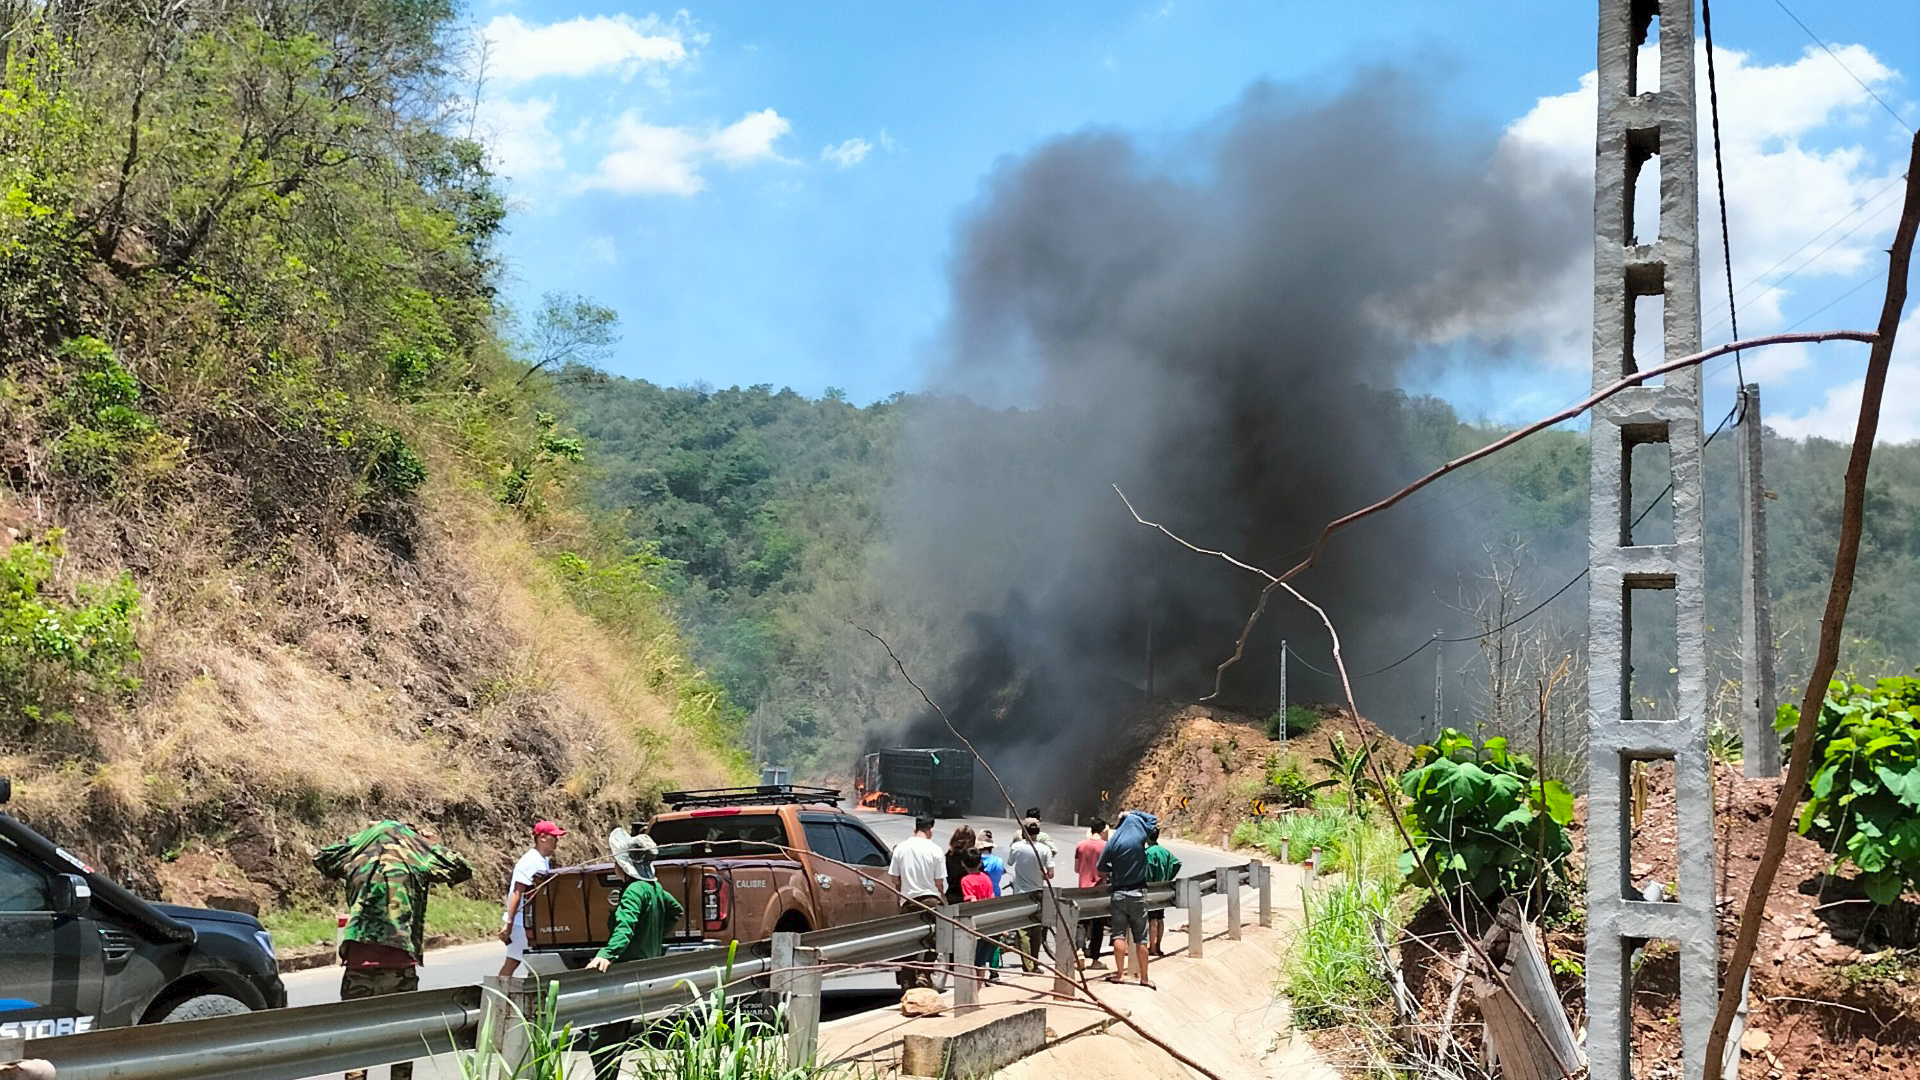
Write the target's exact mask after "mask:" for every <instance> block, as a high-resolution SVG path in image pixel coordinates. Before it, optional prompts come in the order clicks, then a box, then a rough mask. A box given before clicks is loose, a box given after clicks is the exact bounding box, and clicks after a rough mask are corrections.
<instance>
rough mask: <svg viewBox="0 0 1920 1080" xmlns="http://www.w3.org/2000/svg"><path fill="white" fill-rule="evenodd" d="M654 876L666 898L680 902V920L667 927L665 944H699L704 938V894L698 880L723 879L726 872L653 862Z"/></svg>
mask: <svg viewBox="0 0 1920 1080" xmlns="http://www.w3.org/2000/svg"><path fill="white" fill-rule="evenodd" d="M653 872H654V876H655V877H657V878H658V879H659V880H660V887H661V888H662V889H665V890H666V891H667V894H668V895H669V896H672V897H673V898H674V899H675V900H678V901H680V908H681V914H680V920H679V921H678V922H676V923H674V924H673V925H672V926H669V927H667V941H668V942H670V943H679V942H685V941H700V940H702V939H703V938H704V937H705V936H706V932H705V929H704V926H705V923H704V921H703V915H702V906H701V905H702V903H703V899H704V898H703V895H702V893H701V881H702V879H704V878H705V877H706V876H707V875H708V874H714V875H716V876H717V877H718V878H719V879H720V880H721V881H725V880H726V871H725V870H724V869H721V868H719V867H710V866H706V865H703V864H700V863H656V864H655V865H654V868H653Z"/></svg>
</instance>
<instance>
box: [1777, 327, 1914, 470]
mask: <svg viewBox="0 0 1920 1080" xmlns="http://www.w3.org/2000/svg"><path fill="white" fill-rule="evenodd" d="M1916 335H1920V312H1915V313H1913V314H1911V315H1908V316H1907V317H1906V318H1905V319H1903V320H1901V322H1900V329H1899V330H1898V331H1896V332H1895V339H1894V345H1893V363H1892V365H1891V366H1890V367H1889V368H1888V369H1887V389H1886V392H1885V393H1884V394H1883V395H1881V399H1880V401H1881V404H1880V427H1879V430H1878V436H1877V438H1876V439H1875V440H1874V441H1875V442H1880V443H1897V442H1912V441H1914V440H1916V439H1920V409H1916V408H1914V407H1913V403H1914V402H1915V401H1920V340H1917V339H1916ZM1832 348H1833V349H1834V355H1833V357H1832V361H1833V363H1835V364H1839V363H1849V364H1853V365H1855V366H1856V368H1863V367H1864V366H1865V364H1866V358H1867V357H1866V352H1867V351H1866V349H1864V348H1862V347H1860V346H1858V345H1853V346H1832ZM1843 349H1844V350H1845V352H1844V353H1842V352H1841V351H1840V350H1843ZM1866 385H1867V380H1866V376H1865V375H1862V376H1861V377H1860V378H1857V379H1850V380H1848V381H1846V382H1844V383H1841V384H1840V385H1838V386H1832V387H1829V388H1828V389H1827V394H1826V398H1825V400H1823V401H1822V402H1821V403H1820V404H1818V405H1815V406H1813V407H1812V408H1810V409H1808V410H1807V411H1806V412H1803V413H1800V414H1798V415H1791V414H1782V413H1778V412H1776V413H1774V414H1773V415H1772V416H1769V417H1768V418H1767V426H1768V427H1770V428H1772V429H1774V430H1775V431H1777V432H1779V433H1780V434H1782V435H1786V436H1790V437H1792V438H1800V437H1801V436H1805V435H1818V436H1820V437H1822V438H1827V439H1837V440H1839V441H1841V442H1852V441H1853V432H1854V428H1855V426H1856V425H1857V424H1858V423H1859V420H1860V394H1861V392H1862V391H1864V390H1865V389H1866ZM1762 400H1763V402H1764V398H1763V399H1762Z"/></svg>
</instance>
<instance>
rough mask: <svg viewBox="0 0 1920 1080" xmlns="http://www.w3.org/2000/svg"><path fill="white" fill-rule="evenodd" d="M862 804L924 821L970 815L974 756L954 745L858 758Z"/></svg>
mask: <svg viewBox="0 0 1920 1080" xmlns="http://www.w3.org/2000/svg"><path fill="white" fill-rule="evenodd" d="M854 788H855V789H856V790H857V791H858V792H859V793H860V805H862V806H865V807H868V808H870V809H874V810H882V811H890V812H894V813H901V814H924V815H926V816H927V817H965V816H966V815H967V814H969V813H972V812H973V754H972V753H970V752H968V751H966V750H956V749H954V748H952V747H936V748H931V749H906V748H894V749H889V750H879V751H875V752H874V753H871V754H868V755H867V756H865V757H863V758H861V759H860V770H859V773H858V775H857V776H855V778H854Z"/></svg>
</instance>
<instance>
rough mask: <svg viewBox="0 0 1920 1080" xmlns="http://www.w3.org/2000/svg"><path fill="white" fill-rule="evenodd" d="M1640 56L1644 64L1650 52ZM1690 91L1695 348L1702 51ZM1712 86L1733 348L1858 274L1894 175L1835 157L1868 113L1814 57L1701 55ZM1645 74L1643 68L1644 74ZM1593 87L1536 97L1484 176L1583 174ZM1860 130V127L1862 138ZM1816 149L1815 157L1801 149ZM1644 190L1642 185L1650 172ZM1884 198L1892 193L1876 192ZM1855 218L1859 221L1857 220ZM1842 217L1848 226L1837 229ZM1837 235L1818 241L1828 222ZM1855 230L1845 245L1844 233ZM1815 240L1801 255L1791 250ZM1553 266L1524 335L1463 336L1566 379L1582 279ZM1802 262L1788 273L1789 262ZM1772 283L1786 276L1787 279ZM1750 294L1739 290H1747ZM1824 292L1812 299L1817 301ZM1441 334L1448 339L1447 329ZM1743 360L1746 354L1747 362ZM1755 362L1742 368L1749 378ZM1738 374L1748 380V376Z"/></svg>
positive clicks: (1782, 365) (1717, 250) (1712, 326)
mask: <svg viewBox="0 0 1920 1080" xmlns="http://www.w3.org/2000/svg"><path fill="white" fill-rule="evenodd" d="M1652 48H1653V47H1652V46H1649V52H1651V50H1652ZM1835 51H1836V52H1837V53H1838V54H1839V56H1840V58H1841V59H1842V60H1844V61H1845V62H1846V64H1847V66H1848V67H1849V68H1851V69H1852V70H1853V71H1854V72H1855V73H1856V74H1858V75H1859V76H1860V78H1861V79H1862V80H1864V81H1866V82H1867V83H1868V84H1869V85H1871V86H1874V87H1875V88H1876V89H1881V90H1882V91H1883V92H1884V90H1885V87H1886V86H1887V84H1888V83H1889V82H1891V81H1892V80H1894V79H1896V78H1898V73H1896V72H1894V71H1893V70H1892V69H1891V68H1889V67H1887V66H1886V65H1885V64H1884V63H1882V62H1881V61H1880V60H1879V59H1878V58H1876V57H1875V56H1874V55H1873V54H1872V53H1871V52H1870V51H1868V50H1867V49H1866V48H1864V47H1863V46H1859V45H1848V46H1843V47H1837V48H1836V49H1835ZM1700 52H1701V55H1700V57H1699V62H1698V65H1697V69H1698V79H1699V84H1698V85H1699V99H1700V100H1699V109H1700V113H1699V120H1698V132H1699V155H1700V160H1699V165H1700V200H1701V205H1700V218H1699V221H1700V260H1701V275H1700V282H1701V284H1700V290H1701V300H1702V309H1703V313H1704V320H1703V321H1704V324H1705V325H1704V326H1703V327H1702V330H1703V340H1705V341H1706V342H1707V343H1709V344H1711V343H1713V342H1717V341H1724V340H1726V339H1727V337H1728V326H1727V323H1726V312H1727V302H1726V275H1725V273H1724V272H1723V271H1722V270H1721V269H1720V268H1721V266H1722V255H1721V244H1720V228H1719V206H1718V201H1717V194H1716V189H1715V182H1714V175H1713V159H1712V156H1711V155H1712V152H1713V143H1712V134H1711V128H1710V126H1709V117H1708V113H1707V109H1708V104H1707V93H1706V60H1705V55H1704V46H1700ZM1715 63H1716V66H1717V68H1718V75H1719V84H1720V109H1721V135H1722V146H1723V154H1724V157H1725V163H1726V175H1727V206H1728V219H1729V231H1730V232H1731V234H1732V238H1733V254H1734V259H1733V278H1734V283H1735V285H1736V287H1738V288H1739V290H1740V291H1739V292H1738V293H1737V294H1736V295H1737V302H1738V304H1739V313H1740V331H1741V333H1742V335H1744V336H1752V335H1754V334H1756V333H1762V332H1766V331H1768V330H1777V329H1779V328H1781V326H1782V325H1783V324H1784V323H1785V322H1786V319H1785V317H1784V316H1783V312H1782V304H1783V303H1784V302H1786V301H1788V300H1790V299H1791V297H1792V296H1793V295H1794V293H1795V292H1796V291H1797V290H1800V289H1802V288H1803V287H1805V286H1806V285H1808V284H1812V283H1814V282H1816V281H1817V279H1819V278H1821V277H1827V278H1829V279H1831V278H1833V277H1843V278H1844V277H1847V276H1851V275H1853V274H1855V273H1857V272H1859V271H1861V270H1862V269H1863V268H1866V267H1868V266H1869V265H1870V264H1871V263H1872V262H1873V260H1874V259H1875V258H1876V257H1877V252H1878V250H1879V249H1880V248H1882V247H1884V246H1885V235H1886V232H1887V230H1888V229H1889V228H1890V227H1891V224H1892V214H1891V213H1890V212H1889V208H1890V207H1892V206H1893V205H1895V200H1897V186H1896V185H1897V180H1898V176H1899V163H1897V162H1886V163H1883V164H1876V163H1874V162H1873V161H1872V158H1871V156H1870V155H1869V154H1868V153H1867V152H1866V151H1865V150H1864V149H1863V148H1862V147H1861V146H1859V145H1846V143H1847V142H1849V140H1848V139H1847V138H1846V134H1847V132H1848V131H1849V129H1852V128H1856V127H1859V126H1860V125H1861V124H1862V123H1863V122H1871V121H1873V120H1874V119H1875V117H1874V116H1873V114H1872V112H1871V110H1873V109H1874V108H1875V106H1874V105H1873V103H1872V102H1871V100H1870V99H1868V98H1867V97H1866V95H1865V94H1863V93H1862V92H1861V90H1860V87H1859V86H1858V85H1856V84H1855V83H1854V81H1853V79H1852V78H1851V77H1850V76H1849V75H1848V74H1847V72H1846V71H1844V70H1842V69H1841V68H1840V66H1839V65H1837V64H1835V63H1834V62H1833V60H1832V58H1830V57H1828V56H1827V55H1826V54H1825V53H1823V52H1821V51H1819V50H1818V49H1813V48H1809V49H1808V50H1807V51H1806V52H1805V53H1804V54H1803V55H1802V56H1801V57H1800V58H1799V59H1797V60H1795V61H1793V62H1791V63H1786V64H1773V65H1768V64H1757V63H1754V62H1753V61H1752V59H1751V58H1750V57H1749V55H1748V54H1746V53H1743V52H1740V51H1738V50H1733V49H1724V48H1722V49H1718V50H1716V53H1715ZM1653 66H1654V65H1646V66H1645V67H1643V70H1649V71H1650V70H1651V69H1652V67H1653ZM1597 87H1598V81H1597V79H1596V78H1595V76H1594V73H1592V72H1588V73H1587V74H1586V75H1584V76H1582V78H1581V80H1580V86H1579V88H1578V89H1577V90H1573V91H1571V92H1569V93H1566V94H1560V95H1555V96H1552V97H1545V98H1541V99H1540V100H1539V101H1538V102H1537V103H1536V104H1535V106H1534V107H1533V108H1532V109H1531V110H1530V111H1528V113H1527V114H1526V115H1525V116H1522V117H1521V118H1520V119H1518V120H1516V121H1515V122H1514V123H1513V124H1512V125H1511V126H1510V127H1509V128H1508V129H1507V132H1506V135H1505V137H1504V139H1503V143H1502V153H1501V155H1500V161H1499V162H1497V163H1496V166H1495V167H1496V168H1501V167H1511V166H1513V165H1515V164H1522V165H1523V167H1525V168H1527V169H1529V170H1532V171H1533V175H1535V176H1537V178H1538V181H1539V182H1540V183H1541V184H1547V183H1550V182H1553V181H1554V180H1556V179H1564V178H1566V177H1569V176H1577V177H1580V178H1582V179H1585V180H1587V181H1588V182H1590V178H1591V177H1592V175H1593V139H1594V114H1595V110H1596V108H1597V97H1598V91H1597ZM1862 130H1870V129H1862ZM1814 144H1818V145H1814ZM1649 179H1651V170H1650V175H1649ZM1889 188H1894V191H1893V192H1892V193H1889ZM1863 208H1865V209H1864V212H1861V211H1862V210H1863ZM1639 209H1640V210H1641V211H1642V214H1643V218H1642V220H1641V223H1640V224H1641V226H1642V228H1641V230H1640V231H1641V234H1642V235H1643V236H1644V235H1648V234H1649V233H1651V232H1652V230H1653V226H1654V224H1655V223H1654V221H1653V215H1654V214H1655V213H1656V212H1657V209H1656V207H1655V206H1653V205H1652V200H1641V202H1640V206H1639ZM1849 215H1853V216H1852V217H1850V218H1849ZM1842 219H1847V220H1845V222H1844V224H1842V225H1841V226H1840V227H1839V228H1836V229H1833V230H1832V231H1830V232H1827V233H1826V235H1824V236H1821V235H1820V234H1821V233H1822V232H1823V231H1825V230H1827V229H1828V227H1829V226H1831V225H1833V223H1834V222H1836V221H1840V220H1842ZM1862 222H1864V223H1865V224H1864V227H1862V228H1859V229H1858V230H1857V231H1854V232H1852V233H1851V234H1850V235H1848V230H1849V229H1851V228H1853V227H1854V226H1855V225H1859V224H1861V223H1862ZM1816 236H1817V237H1819V239H1818V240H1817V241H1815V242H1814V243H1812V244H1810V245H1808V246H1807V247H1805V248H1804V250H1796V249H1800V248H1801V245H1803V244H1806V243H1807V241H1808V240H1809V239H1810V238H1814V237H1816ZM1577 262H1579V263H1581V264H1583V265H1579V266H1573V267H1569V268H1567V270H1566V272H1565V273H1564V274H1563V275H1561V278H1560V280H1559V281H1558V282H1557V283H1556V285H1555V287H1554V290H1553V294H1552V296H1551V297H1550V298H1549V299H1547V300H1546V301H1544V302H1543V303H1542V304H1541V305H1539V306H1538V307H1537V308H1536V309H1535V310H1534V311H1533V312H1531V313H1529V314H1528V315H1526V316H1523V317H1522V322H1523V323H1524V325H1520V326H1503V327H1485V326H1471V327H1467V328H1466V329H1472V330H1475V331H1478V332H1482V333H1484V332H1487V331H1489V330H1504V331H1506V332H1508V333H1517V334H1518V336H1520V337H1521V339H1522V340H1526V341H1530V342H1532V343H1533V345H1534V347H1535V348H1536V349H1537V350H1538V351H1539V352H1540V354H1541V355H1542V356H1543V357H1544V358H1546V359H1548V360H1550V361H1552V362H1555V363H1557V364H1559V365H1563V366H1566V367H1571V368H1580V367H1584V366H1586V365H1587V364H1588V363H1589V361H1590V342H1589V337H1588V327H1589V326H1590V324H1591V318H1592V314H1591V309H1592V303H1593V299H1592V292H1591V284H1592V281H1591V267H1590V265H1585V264H1586V263H1588V260H1587V259H1586V258H1585V257H1584V256H1583V257H1582V258H1581V259H1579V260H1577ZM1803 263H1804V264H1805V265H1804V266H1802V264H1803ZM1796 268H1797V272H1795V273H1794V275H1793V277H1792V278H1791V279H1789V280H1784V281H1783V278H1785V276H1786V275H1787V274H1788V273H1789V272H1790V271H1796ZM1750 283H1752V284H1750ZM1822 291H1823V292H1824V290H1822ZM1455 329H1460V328H1458V327H1456V328H1455ZM1756 355H1757V354H1756ZM1755 360H1756V357H1749V358H1748V359H1747V365H1748V367H1749V368H1751V367H1752V366H1753V364H1754V363H1755ZM1769 366H1770V367H1771V368H1772V373H1773V374H1775V375H1776V376H1778V375H1784V374H1787V373H1789V372H1793V371H1798V370H1801V369H1803V368H1804V367H1806V366H1807V364H1806V359H1805V357H1791V356H1789V357H1781V358H1780V359H1779V360H1777V361H1772V362H1769ZM1750 374H1751V373H1750Z"/></svg>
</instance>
